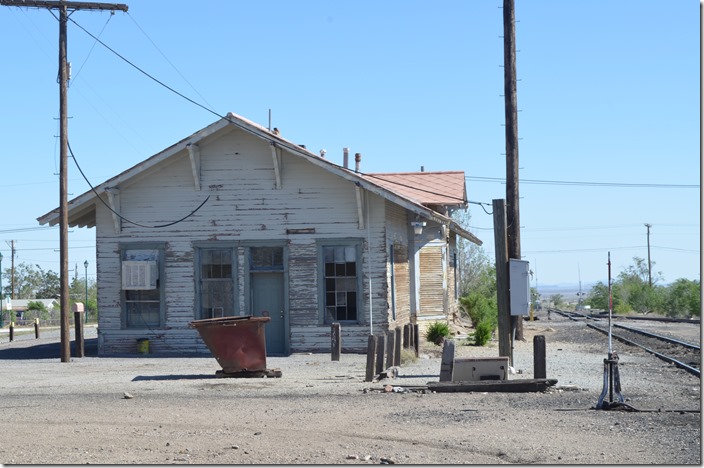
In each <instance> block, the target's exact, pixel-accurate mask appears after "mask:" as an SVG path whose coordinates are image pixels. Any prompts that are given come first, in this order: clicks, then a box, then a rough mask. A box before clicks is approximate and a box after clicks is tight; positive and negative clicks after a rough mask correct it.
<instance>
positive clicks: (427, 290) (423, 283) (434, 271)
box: [418, 246, 445, 315]
mask: <svg viewBox="0 0 704 468" xmlns="http://www.w3.org/2000/svg"><path fill="white" fill-rule="evenodd" d="M442 253H443V248H442V246H426V247H424V248H423V249H422V250H421V251H420V310H419V311H418V314H419V315H439V314H444V313H445V291H444V281H443V255H442Z"/></svg>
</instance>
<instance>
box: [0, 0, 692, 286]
mask: <svg viewBox="0 0 704 468" xmlns="http://www.w3.org/2000/svg"><path fill="white" fill-rule="evenodd" d="M128 5H129V12H128V13H127V14H125V13H122V12H116V13H115V15H112V16H111V15H110V14H109V13H107V12H89V11H79V12H76V13H74V14H73V15H72V16H71V19H72V20H74V21H75V22H76V23H78V24H79V25H80V26H81V27H83V28H85V29H86V30H88V31H90V32H91V33H92V34H94V35H95V36H99V37H100V39H101V41H103V42H105V43H106V44H107V45H109V46H110V47H111V48H112V49H114V50H115V51H116V52H118V53H119V54H120V55H122V56H123V57H124V58H126V59H128V60H129V61H131V62H133V63H134V64H135V65H137V66H139V67H140V68H142V69H143V70H144V71H146V72H147V73H149V74H151V75H152V76H154V77H155V78H157V79H158V80H160V81H162V82H163V83H165V84H167V85H169V86H170V87H172V88H174V89H176V90H178V91H179V92H181V93H182V94H184V95H186V96H188V97H189V98H191V99H193V100H194V101H197V102H199V103H202V104H203V105H204V106H205V107H207V108H210V109H212V110H213V111H214V112H215V113H217V114H220V115H224V114H226V113H227V112H230V111H231V112H234V113H236V114H239V115H242V116H244V117H246V118H248V119H250V120H253V121H255V122H258V123H260V124H262V125H264V126H267V125H268V119H269V109H271V112H272V126H275V127H278V128H279V129H280V130H281V132H282V135H283V136H284V137H286V138H288V139H291V140H293V141H295V142H298V143H300V144H305V145H306V146H307V147H308V149H310V150H312V151H317V150H319V149H321V148H325V149H326V150H327V158H328V159H331V160H333V161H335V162H338V163H340V164H341V162H342V148H343V147H345V146H346V147H349V148H350V149H351V151H352V152H353V153H356V152H360V153H362V155H363V161H362V171H363V172H396V171H417V170H419V169H420V167H421V166H424V167H425V170H426V171H442V170H463V171H465V173H466V175H467V176H469V179H468V180H467V193H468V197H469V199H470V200H471V201H473V202H482V203H489V204H490V203H491V201H492V200H493V199H499V198H505V197H506V195H505V185H504V184H503V183H502V182H501V179H504V178H505V156H504V154H503V153H505V136H504V130H505V129H504V126H503V124H504V99H503V97H502V95H503V68H502V66H503V39H502V35H503V22H502V9H501V6H502V1H501V0H481V1H480V0H475V1H469V0H458V1H449V0H437V1H435V0H433V1H430V0H425V1H412V0H395V1H384V2H377V1H367V0H353V1H348V0H336V1H332V0H328V1H312V0H308V1H293V0H290V1H283V0H281V1H261V2H244V1H232V0H228V1H215V0H210V1H207V2H195V3H194V2H185V1H174V0H169V1H165V0H164V1H162V0H149V1H145V0H135V1H131V2H128ZM516 19H517V21H518V22H517V24H516V36H517V49H518V54H517V70H518V78H519V80H520V81H519V82H518V107H519V109H520V113H519V114H518V133H519V137H520V138H521V140H520V142H519V166H520V179H521V183H520V195H521V200H520V209H521V214H520V216H521V239H522V242H521V246H522V253H523V256H524V258H525V259H526V260H529V261H530V262H531V267H532V269H533V270H534V271H535V272H536V273H537V279H538V281H539V284H540V285H542V284H554V283H577V281H578V279H579V278H580V277H581V280H582V282H584V283H589V282H595V281H603V282H606V278H607V266H606V262H607V252H608V251H610V252H611V260H612V269H613V270H612V271H613V275H614V276H616V275H617V274H618V273H619V272H620V271H621V270H622V269H623V268H625V267H627V266H628V265H630V264H631V263H632V258H633V257H635V256H638V257H641V258H647V248H646V245H647V240H646V227H645V226H644V224H645V223H650V224H651V225H652V228H651V237H650V242H651V256H652V261H653V262H654V267H653V269H654V271H655V272H662V274H663V276H664V282H670V281H674V280H675V279H677V278H680V277H685V278H689V279H699V278H700V263H701V262H700V209H701V205H700V200H701V197H700V189H699V184H700V164H701V148H700V3H699V2H698V1H694V0H674V1H673V0H667V1H666V0H660V1H654V0H639V1H612V0H593V1H588V2H576V1H563V0H560V1H558V0H554V1H547V0H531V1H527V0H516ZM68 31H69V32H68V56H69V61H70V62H71V65H72V81H71V87H70V90H69V115H70V116H71V120H70V122H69V139H70V142H71V146H72V148H73V150H74V152H75V154H76V157H77V159H78V161H79V163H80V165H81V166H82V168H83V170H84V171H85V172H86V174H87V176H88V177H89V179H90V180H91V182H92V183H93V184H94V185H98V184H99V183H101V182H103V181H105V180H106V179H108V178H110V177H112V176H114V175H116V174H118V173H119V172H121V171H123V170H125V169H127V168H129V167H131V166H133V165H134V164H137V163H139V162H140V161H142V160H144V159H146V158H147V157H149V156H151V155H153V154H155V153H157V152H159V151H161V150H162V149H164V148H166V147H168V146H170V145H172V144H173V143H175V142H177V141H179V140H180V139H182V138H184V137H186V136H188V135H190V134H191V133H193V132H195V131H197V130H199V129H201V128H203V127H205V126H206V125H208V124H210V123H212V122H214V121H215V120H217V117H216V116H215V115H214V114H212V113H209V112H207V111H205V110H203V109H202V108H200V107H198V106H195V105H194V104H192V103H190V102H188V101H186V100H184V99H183V98H181V97H178V96H176V95H175V94H173V93H172V92H170V91H168V90H166V89H165V88H164V87H162V86H161V85H159V84H156V83H155V82H154V81H152V80H150V79H149V78H147V77H146V76H145V75H144V74H142V73H140V72H138V71H137V70H135V69H134V68H133V67H132V66H130V65H128V64H127V63H125V62H124V61H123V60H122V59H120V58H118V57H116V56H115V55H114V54H113V53H112V52H110V51H109V50H107V49H106V48H105V47H103V46H102V45H100V44H96V42H95V40H94V39H92V38H91V37H90V36H89V35H87V34H86V33H85V32H84V31H82V30H81V29H80V28H79V27H78V26H77V25H76V24H74V23H73V22H69V28H68ZM0 44H1V45H0V56H1V57H2V62H3V66H2V70H3V73H2V74H0V89H1V90H2V91H1V93H0V108H1V109H2V110H3V112H2V115H1V116H0V123H1V128H2V135H3V138H2V141H3V143H2V154H3V157H2V161H3V170H2V174H3V177H2V184H0V196H1V199H2V200H3V204H2V206H3V210H2V218H1V219H2V222H1V223H0V234H1V236H0V252H2V254H3V255H4V261H3V268H6V267H7V266H9V259H10V248H9V246H8V242H9V241H10V240H15V241H16V248H17V254H16V258H15V261H16V262H18V263H19V262H26V263H31V264H39V265H40V266H41V267H42V268H43V269H45V270H53V271H56V272H58V271H59V253H58V251H57V249H58V244H59V242H58V239H59V234H58V228H57V227H55V228H52V229H46V230H36V228H37V227H38V223H37V221H36V218H37V217H39V216H41V215H43V214H45V213H47V212H48V211H50V210H52V209H54V208H56V207H57V206H58V204H59V188H58V175H57V173H58V167H59V148H58V138H56V136H57V135H58V133H59V132H58V120H57V118H58V115H59V109H58V106H59V87H58V84H57V81H56V78H57V73H58V69H57V66H58V22H57V20H56V19H55V18H54V17H53V16H52V15H51V14H50V13H49V12H48V11H47V10H41V9H35V8H16V7H0ZM486 178H489V179H488V180H487V179H486ZM493 179H498V180H493ZM536 181H552V182H550V183H538V182H536ZM555 182H590V183H610V184H615V186H606V187H604V186H591V185H564V184H561V183H560V184H558V183H555ZM625 184H645V185H646V187H638V188H635V187H629V186H627V185H625ZM656 184H673V185H678V186H681V185H695V186H696V187H695V188H684V187H675V188H662V187H658V186H656ZM87 190H88V185H87V184H86V183H85V182H84V181H83V179H82V178H81V176H80V174H79V172H78V171H77V169H76V167H75V165H74V164H73V162H72V161H70V160H69V192H70V193H71V194H72V195H71V196H70V197H69V198H72V197H74V196H78V195H80V194H82V193H83V192H85V191H87ZM470 208H471V213H472V219H471V228H470V229H471V230H472V231H473V232H474V233H475V234H477V236H478V237H479V238H480V239H482V240H483V241H484V246H485V251H486V253H487V254H488V255H489V256H490V257H491V258H492V259H493V255H494V248H493V243H494V241H493V232H492V217H491V216H489V215H487V214H485V213H484V211H483V210H482V209H481V208H480V206H479V205H476V204H472V205H470ZM487 208H489V210H490V207H487ZM190 209H191V207H184V214H187V211H189V210H190ZM69 247H70V253H69V264H70V268H71V270H72V272H73V269H74V266H75V265H78V276H79V278H83V275H84V269H83V262H84V261H85V260H88V261H89V263H90V266H89V269H88V275H89V277H90V278H91V279H92V278H94V277H95V276H94V275H95V250H94V247H95V233H94V230H93V229H86V228H82V229H78V228H75V229H72V230H71V232H70V234H69Z"/></svg>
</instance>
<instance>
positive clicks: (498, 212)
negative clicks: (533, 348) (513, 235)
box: [492, 199, 513, 365]
mask: <svg viewBox="0 0 704 468" xmlns="http://www.w3.org/2000/svg"><path fill="white" fill-rule="evenodd" d="M492 209H493V212H494V252H496V302H497V306H498V309H499V317H498V319H499V320H498V322H499V323H498V328H499V356H507V357H508V358H509V363H510V365H513V350H512V348H511V310H510V306H511V304H510V298H509V289H508V284H509V283H508V253H507V251H506V201H505V200H501V199H497V200H492Z"/></svg>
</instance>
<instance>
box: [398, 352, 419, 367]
mask: <svg viewBox="0 0 704 468" xmlns="http://www.w3.org/2000/svg"><path fill="white" fill-rule="evenodd" d="M417 360H418V358H417V357H416V350H415V349H414V348H401V365H402V366H404V365H406V364H412V363H414V362H416V361H417Z"/></svg>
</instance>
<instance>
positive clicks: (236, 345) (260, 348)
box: [189, 315, 270, 374]
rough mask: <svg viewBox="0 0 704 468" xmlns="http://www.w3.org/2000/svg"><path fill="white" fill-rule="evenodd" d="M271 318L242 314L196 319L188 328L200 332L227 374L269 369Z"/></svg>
mask: <svg viewBox="0 0 704 468" xmlns="http://www.w3.org/2000/svg"><path fill="white" fill-rule="evenodd" d="M269 320H270V319H269V317H254V316H251V315H240V316H232V317H222V318H213V319H203V320H194V321H192V322H191V323H190V324H189V326H190V327H191V328H195V329H196V330H198V333H200V337H201V338H202V339H203V341H204V342H205V344H206V346H207V347H208V349H210V352H211V353H213V356H214V357H215V359H217V361H218V363H219V364H220V366H221V367H222V370H223V372H224V373H226V374H237V373H243V372H256V371H265V370H266V336H265V334H264V324H265V323H266V322H268V321H269Z"/></svg>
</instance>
